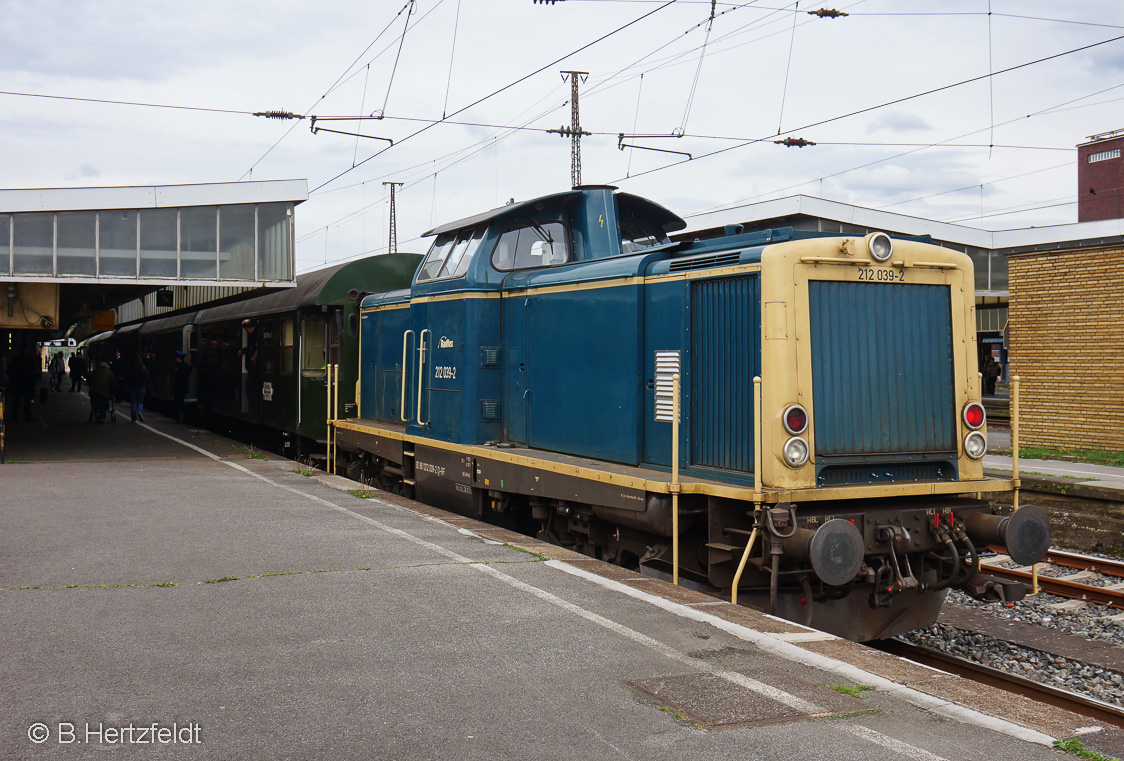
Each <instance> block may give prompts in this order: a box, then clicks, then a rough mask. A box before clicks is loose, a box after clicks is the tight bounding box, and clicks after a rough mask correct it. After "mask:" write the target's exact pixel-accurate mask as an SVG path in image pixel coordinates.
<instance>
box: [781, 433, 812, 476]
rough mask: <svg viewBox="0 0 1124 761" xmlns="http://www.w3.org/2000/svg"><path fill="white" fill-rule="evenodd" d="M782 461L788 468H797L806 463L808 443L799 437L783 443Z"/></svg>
mask: <svg viewBox="0 0 1124 761" xmlns="http://www.w3.org/2000/svg"><path fill="white" fill-rule="evenodd" d="M784 461H785V464H786V465H788V467H790V468H799V467H800V466H802V465H803V464H804V463H806V462H808V442H806V441H804V439H802V438H800V437H799V436H793V437H792V438H791V439H789V440H788V441H786V442H785V445H784Z"/></svg>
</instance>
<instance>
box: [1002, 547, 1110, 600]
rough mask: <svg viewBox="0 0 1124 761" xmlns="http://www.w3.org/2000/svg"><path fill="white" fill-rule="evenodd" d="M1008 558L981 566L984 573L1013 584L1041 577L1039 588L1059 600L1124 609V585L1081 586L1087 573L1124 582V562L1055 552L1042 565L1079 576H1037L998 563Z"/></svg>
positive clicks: (1029, 571)
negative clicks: (1065, 598) (1123, 580)
mask: <svg viewBox="0 0 1124 761" xmlns="http://www.w3.org/2000/svg"><path fill="white" fill-rule="evenodd" d="M1007 559H1009V558H1007V556H1005V555H1000V556H999V557H997V558H992V559H991V561H990V562H983V563H980V570H982V571H983V572H985V573H987V574H989V575H991V576H998V577H999V578H1002V579H1008V580H1010V581H1023V582H1026V581H1031V580H1032V577H1034V576H1037V582H1038V588H1039V589H1041V590H1042V591H1044V592H1049V593H1050V594H1052V595H1057V596H1058V597H1067V598H1069V599H1071V600H1084V601H1086V602H1095V603H1098V604H1100V605H1107V606H1108V607H1110V608H1121V609H1124V582H1121V583H1118V584H1113V585H1110V586H1104V587H1102V586H1097V585H1095V584H1082V583H1081V580H1082V579H1083V578H1087V577H1086V576H1085V574H1087V573H1096V574H1100V575H1102V576H1111V577H1113V578H1118V579H1124V561H1119V560H1112V559H1108V558H1097V557H1092V556H1090V555H1081V554H1079V553H1076V552H1063V551H1061V550H1051V551H1049V552H1048V553H1046V557H1044V558H1043V559H1042V563H1045V564H1048V565H1052V566H1055V567H1059V568H1071V569H1074V570H1076V571H1077V573H1074V574H1069V575H1067V576H1049V575H1045V574H1035V573H1034V571H1032V570H1030V569H1027V568H1005V567H1003V566H1001V565H999V564H998V563H1000V562H1003V561H1004V560H1007ZM1035 569H1037V566H1035Z"/></svg>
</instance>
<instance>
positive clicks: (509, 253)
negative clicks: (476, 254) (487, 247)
mask: <svg viewBox="0 0 1124 761" xmlns="http://www.w3.org/2000/svg"><path fill="white" fill-rule="evenodd" d="M568 261H570V246H569V240H568V238H567V237H566V227H565V226H564V225H563V224H562V223H561V222H544V223H542V224H528V225H524V226H522V227H514V228H511V229H509V230H506V231H505V232H504V233H503V235H501V236H500V239H499V240H498V241H497V242H496V247H495V249H494V250H493V251H492V265H493V266H494V267H495V268H496V269H498V270H520V269H528V268H530V267H550V266H553V265H557V264H565V263H566V262H568Z"/></svg>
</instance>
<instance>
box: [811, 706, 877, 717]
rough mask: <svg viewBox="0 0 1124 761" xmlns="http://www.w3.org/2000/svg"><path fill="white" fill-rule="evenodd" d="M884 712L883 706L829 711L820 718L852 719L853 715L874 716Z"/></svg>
mask: <svg viewBox="0 0 1124 761" xmlns="http://www.w3.org/2000/svg"><path fill="white" fill-rule="evenodd" d="M879 713H882V709H881V708H869V709H867V710H865V711H846V712H844V713H829V714H826V715H824V716H821V717H820V718H823V719H850V718H851V717H853V716H874V715H875V714H879Z"/></svg>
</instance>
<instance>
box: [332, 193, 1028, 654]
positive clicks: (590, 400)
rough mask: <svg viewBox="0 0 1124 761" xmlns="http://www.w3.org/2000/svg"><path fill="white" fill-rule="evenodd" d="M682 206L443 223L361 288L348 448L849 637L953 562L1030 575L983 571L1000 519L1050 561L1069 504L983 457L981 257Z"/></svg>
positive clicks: (1003, 537)
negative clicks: (691, 227)
mask: <svg viewBox="0 0 1124 761" xmlns="http://www.w3.org/2000/svg"><path fill="white" fill-rule="evenodd" d="M685 227H686V223H685V222H684V221H683V220H682V219H680V218H679V217H677V216H676V215H675V214H673V213H671V212H670V211H668V210H667V209H665V208H663V207H662V206H660V205H658V204H656V203H653V202H651V201H648V200H646V199H643V198H640V197H638V196H635V195H631V194H628V193H622V192H616V189H615V188H611V187H593V186H585V187H579V188H575V189H573V190H571V191H567V192H563V193H557V194H554V195H549V196H545V197H542V198H538V199H534V200H531V201H526V202H521V203H512V204H509V205H507V206H505V207H503V208H499V209H495V210H493V211H489V212H486V213H483V214H479V215H477V216H474V217H469V218H467V219H462V220H460V221H457V222H453V223H451V224H447V225H443V226H441V227H438V228H436V229H434V230H432V231H430V233H428V235H432V236H435V240H434V241H433V245H432V247H431V248H430V249H429V253H428V255H427V256H426V257H425V259H424V261H423V262H422V264H421V266H420V267H419V268H418V271H417V273H416V274H415V276H414V281H413V283H412V285H411V287H410V288H409V289H405V290H399V291H392V292H388V293H382V294H375V295H371V296H368V297H366V298H365V299H364V300H363V302H362V304H361V308H360V313H361V328H360V330H361V336H360V343H361V352H360V368H359V381H358V385H359V410H358V414H357V415H356V416H355V417H353V418H349V419H346V420H340V421H337V422H336V425H335V431H336V434H335V435H336V442H337V456H338V457H340V458H346V459H347V467H348V469H349V472H350V473H351V474H352V475H353V476H363V477H364V478H366V479H369V480H370V482H372V483H376V484H378V485H380V486H382V487H383V488H386V489H391V490H396V491H399V492H400V493H403V494H405V495H406V496H410V497H414V498H416V499H419V500H421V501H423V502H427V503H430V504H434V505H437V506H440V507H443V508H445V509H449V510H453V511H456V512H458V513H461V514H464V515H468V516H472V517H476V518H481V519H484V520H490V521H493V522H498V523H501V524H505V525H511V526H516V527H520V528H523V529H526V528H527V526H528V525H530V526H531V527H533V529H534V530H535V531H537V532H538V534H539V535H540V536H542V537H544V538H546V539H548V540H550V541H552V542H556V543H559V544H561V545H564V546H568V547H570V548H572V549H574V550H577V551H579V552H583V553H586V554H588V555H590V556H592V557H597V558H601V559H603V560H606V561H610V562H614V563H618V564H621V565H624V566H628V567H633V568H635V567H637V566H640V565H643V566H645V567H647V568H650V569H653V570H654V571H656V572H662V573H668V574H674V575H676V576H678V575H682V576H683V578H684V579H687V580H690V581H692V582H694V583H697V584H701V585H705V586H707V587H709V588H713V589H718V590H723V591H725V592H728V593H732V594H733V595H735V596H736V595H737V594H738V593H739V592H740V594H741V597H742V599H743V600H744V599H745V598H747V597H752V598H755V599H756V600H757V601H758V602H760V603H761V604H762V605H763V606H767V607H768V608H769V609H770V610H772V611H773V612H774V613H776V614H777V615H780V616H783V617H786V618H789V619H791V620H795V621H800V622H803V623H809V624H810V625H812V626H815V627H817V628H819V629H823V630H825V631H830V632H833V633H836V634H838V635H840V636H844V637H847V638H850V639H854V640H871V639H877V638H882V637H888V636H892V635H894V634H896V633H899V632H902V631H907V630H909V629H913V628H916V627H919V626H923V625H926V624H928V623H931V622H932V621H934V620H935V619H936V617H937V614H938V612H939V609H940V606H941V604H942V602H943V599H944V596H945V593H946V590H947V589H949V588H953V587H955V588H959V589H963V590H965V591H967V592H969V593H970V594H972V595H974V596H976V597H978V598H980V599H992V600H1013V599H1017V598H1018V597H1021V596H1022V595H1023V594H1025V591H1026V590H1025V587H1022V586H1021V585H1016V584H1011V583H1008V582H1002V581H999V580H996V579H993V578H989V577H984V576H981V574H980V573H979V551H980V550H981V549H982V548H983V547H984V546H985V545H989V544H992V545H1004V546H1005V547H1006V549H1007V552H1008V553H1009V554H1010V555H1011V557H1012V558H1015V559H1016V560H1018V561H1019V562H1021V563H1031V562H1034V561H1036V560H1038V559H1039V558H1040V557H1041V556H1042V554H1044V552H1045V550H1046V549H1047V547H1048V544H1049V526H1048V524H1047V522H1046V519H1045V517H1044V515H1043V514H1042V512H1041V511H1040V510H1038V509H1037V508H1033V507H1024V508H1022V509H1020V510H1018V511H1017V512H1016V513H1014V514H1013V515H1012V516H1009V517H1001V516H996V515H992V513H991V510H990V508H989V505H988V502H987V501H986V500H985V499H984V498H983V497H984V496H985V493H989V492H997V491H1008V490H1010V489H1011V488H1012V486H1013V483H1012V482H1011V481H1009V480H995V479H988V478H985V476H984V472H983V465H982V457H983V455H984V452H985V450H986V447H987V441H986V438H985V416H984V411H983V408H982V406H981V405H980V401H979V400H980V379H979V376H978V372H977V365H976V354H977V353H976V343H975V332H974V331H975V319H974V309H975V307H974V291H973V282H974V280H973V271H972V264H971V261H970V260H969V258H968V257H967V256H965V255H964V254H961V253H958V252H954V251H950V250H947V249H943V248H940V247H937V246H934V245H931V244H929V243H925V242H922V241H918V240H905V239H891V238H890V237H888V236H887V235H885V234H884V233H873V234H870V235H867V236H865V237H856V236H847V235H842V236H840V235H836V234H832V235H825V234H818V233H804V232H796V231H793V230H792V229H787V228H786V229H773V230H762V231H757V232H742V231H741V230H740V229H737V228H728V229H726V231H725V234H724V235H722V236H721V237H717V238H712V239H707V240H684V241H678V242H675V241H672V240H671V239H670V238H669V233H672V232H675V231H677V230H682V229H683V228H685ZM758 379H759V380H758ZM677 389H678V397H677V396H676V390H677ZM676 414H678V425H675V424H673V423H674V422H675V421H676ZM673 432H677V437H678V440H677V441H673ZM673 457H676V458H677V462H676V463H674V464H675V466H676V467H675V468H673V467H672V466H673ZM673 535H674V539H673Z"/></svg>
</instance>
